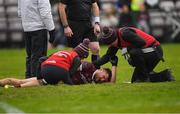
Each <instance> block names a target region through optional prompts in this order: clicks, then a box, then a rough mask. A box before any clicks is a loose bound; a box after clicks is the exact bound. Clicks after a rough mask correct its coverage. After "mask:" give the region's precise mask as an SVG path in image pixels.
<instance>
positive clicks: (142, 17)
mask: <svg viewBox="0 0 180 114" xmlns="http://www.w3.org/2000/svg"><path fill="white" fill-rule="evenodd" d="M137 21H138V22H137V28H139V29H141V30H143V31H144V32H146V33H148V34H150V27H149V15H148V12H147V10H146V6H145V4H144V3H142V4H141V6H140V11H139V14H138V17H137Z"/></svg>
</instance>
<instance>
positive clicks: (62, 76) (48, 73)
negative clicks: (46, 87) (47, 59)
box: [38, 65, 72, 85]
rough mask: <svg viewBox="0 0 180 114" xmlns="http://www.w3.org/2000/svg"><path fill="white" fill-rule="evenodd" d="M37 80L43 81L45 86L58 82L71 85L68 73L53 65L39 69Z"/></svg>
mask: <svg viewBox="0 0 180 114" xmlns="http://www.w3.org/2000/svg"><path fill="white" fill-rule="evenodd" d="M38 79H44V80H45V81H46V82H47V84H52V85H55V84H58V83H59V82H60V81H62V82H64V83H65V84H70V85H71V84H72V81H71V79H70V75H69V72H68V71H67V70H65V69H64V68H60V67H57V66H54V65H45V66H43V67H42V68H41V76H40V77H38Z"/></svg>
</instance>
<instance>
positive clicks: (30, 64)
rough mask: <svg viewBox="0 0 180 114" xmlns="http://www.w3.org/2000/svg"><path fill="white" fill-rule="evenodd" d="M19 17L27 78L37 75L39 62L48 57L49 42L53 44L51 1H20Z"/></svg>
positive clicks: (53, 31)
mask: <svg viewBox="0 0 180 114" xmlns="http://www.w3.org/2000/svg"><path fill="white" fill-rule="evenodd" d="M18 16H19V17H20V18H21V21H22V26H23V30H24V35H25V48H26V53H27V57H26V72H25V76H26V78H31V77H34V76H36V74H37V65H38V60H39V58H40V57H42V56H46V55H47V40H48V36H47V35H48V34H47V32H49V35H50V38H49V42H50V43H51V45H52V43H53V41H54V37H55V26H54V22H53V17H52V14H51V5H50V2H49V0H18Z"/></svg>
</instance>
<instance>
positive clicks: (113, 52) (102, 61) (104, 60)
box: [93, 47, 118, 67]
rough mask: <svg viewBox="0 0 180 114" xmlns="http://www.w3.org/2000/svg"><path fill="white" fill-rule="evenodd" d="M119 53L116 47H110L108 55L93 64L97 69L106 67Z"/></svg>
mask: <svg viewBox="0 0 180 114" xmlns="http://www.w3.org/2000/svg"><path fill="white" fill-rule="evenodd" d="M117 51H118V48H116V47H109V48H108V50H107V52H106V54H105V55H103V56H102V57H101V58H99V59H98V60H96V61H94V62H93V64H94V65H95V66H96V67H100V66H101V65H104V64H106V63H107V62H108V61H109V60H110V58H111V57H112V56H115V55H116V53H117Z"/></svg>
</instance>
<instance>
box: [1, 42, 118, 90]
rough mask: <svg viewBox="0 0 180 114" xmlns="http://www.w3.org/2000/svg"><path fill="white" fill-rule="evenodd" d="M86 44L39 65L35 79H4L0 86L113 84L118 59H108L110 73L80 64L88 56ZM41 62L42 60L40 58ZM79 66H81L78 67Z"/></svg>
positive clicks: (55, 54)
mask: <svg viewBox="0 0 180 114" xmlns="http://www.w3.org/2000/svg"><path fill="white" fill-rule="evenodd" d="M87 45H88V44H87V43H84V42H83V43H82V44H80V45H78V46H77V47H76V48H74V49H73V50H72V51H59V52H56V53H54V54H52V55H51V56H49V57H48V58H47V59H46V58H45V59H46V60H44V61H43V62H42V63H41V65H40V66H41V68H40V73H39V74H38V75H37V78H36V77H33V78H29V79H14V78H6V79H2V80H0V85H1V86H5V85H13V86H15V87H30V86H39V85H47V84H52V85H55V84H58V83H59V82H61V81H62V82H64V83H65V84H70V85H73V84H85V83H93V82H94V83H104V82H115V80H116V66H117V63H118V59H117V57H116V56H114V57H112V58H111V59H110V61H111V63H112V71H111V70H110V69H107V68H102V69H97V68H96V67H95V66H94V64H92V63H89V62H82V64H81V62H80V58H81V59H83V58H86V57H87V56H88V46H87ZM41 60H42V58H41ZM80 64H81V65H80Z"/></svg>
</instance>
